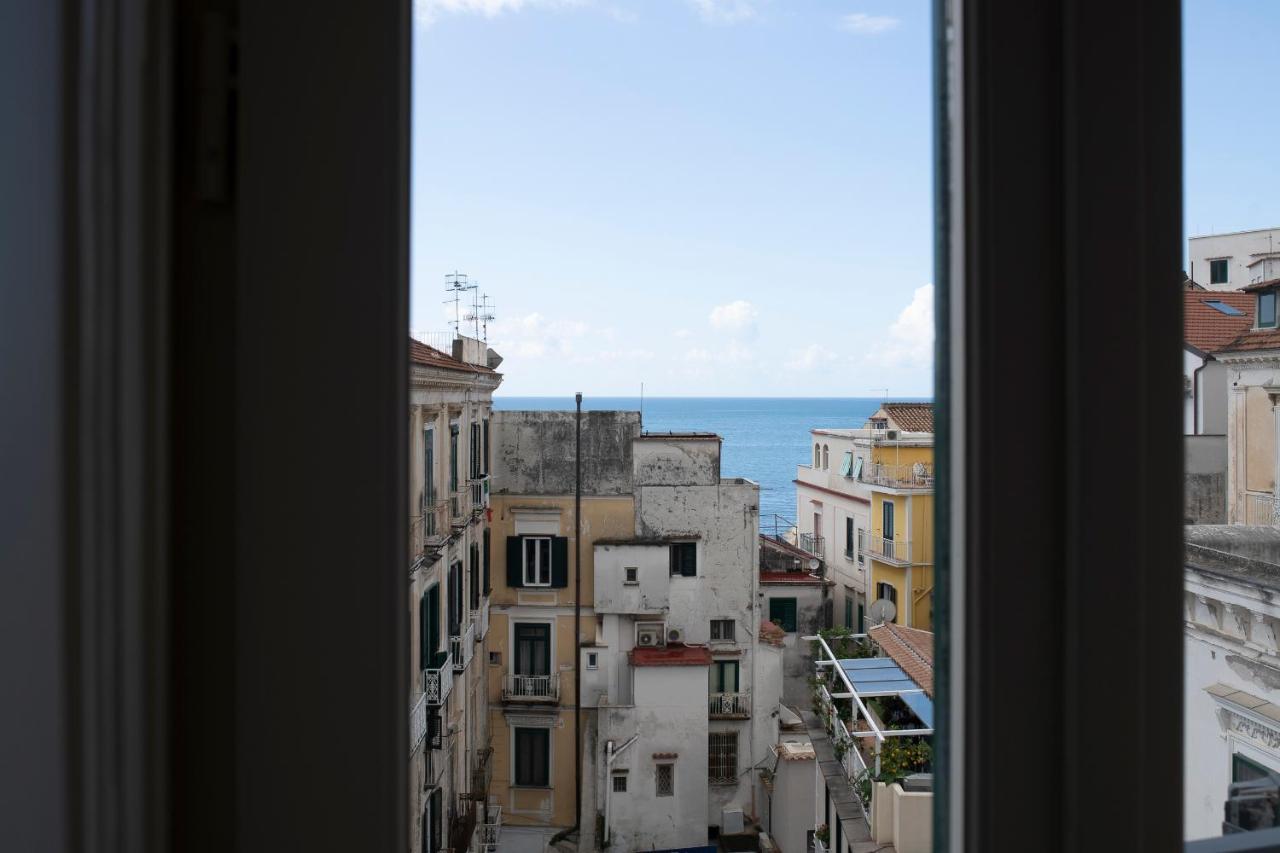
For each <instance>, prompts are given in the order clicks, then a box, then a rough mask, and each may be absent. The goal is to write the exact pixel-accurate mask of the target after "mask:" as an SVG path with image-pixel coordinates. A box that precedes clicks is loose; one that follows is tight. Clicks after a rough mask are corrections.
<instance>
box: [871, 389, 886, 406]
mask: <svg viewBox="0 0 1280 853" xmlns="http://www.w3.org/2000/svg"><path fill="white" fill-rule="evenodd" d="M867 390H868V391H883V392H884V393H883V394H881V395H880V402H882V403H887V402H889V389H888V388H868V389H867Z"/></svg>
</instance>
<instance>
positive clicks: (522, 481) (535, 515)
mask: <svg viewBox="0 0 1280 853" xmlns="http://www.w3.org/2000/svg"><path fill="white" fill-rule="evenodd" d="M573 417H574V415H573V413H572V412H512V411H504V412H495V413H494V418H493V422H492V426H493V431H492V441H493V451H494V475H493V488H492V492H491V498H490V508H491V510H492V516H491V521H490V524H489V531H490V535H491V536H492V543H493V566H492V575H491V580H492V591H491V593H490V602H491V608H492V610H491V616H490V620H491V622H490V628H489V641H488V646H487V650H488V661H487V664H486V665H487V667H488V688H489V731H490V736H491V743H492V747H493V754H492V776H491V780H490V785H489V789H488V793H489V797H490V799H491V801H493V802H496V803H497V804H499V805H501V807H502V822H503V825H504V826H507V827H512V828H514V827H522V826H523V827H529V826H539V827H548V828H553V827H554V828H559V829H568V828H570V827H572V826H573V825H574V822H575V819H576V818H577V814H576V809H575V802H576V797H577V796H578V795H579V793H580V788H579V785H580V784H581V785H583V786H585V785H588V784H589V782H590V779H589V775H590V774H589V772H588V771H587V770H585V769H584V770H583V773H582V775H581V777H579V776H578V774H576V773H575V766H576V765H577V763H578V762H579V761H580V760H581V758H582V757H581V756H580V754H579V752H578V740H577V739H576V737H575V721H576V722H578V723H579V724H580V726H581V730H582V732H583V733H584V734H585V732H586V731H587V729H588V719H587V712H586V711H584V710H582V709H580V708H579V707H578V705H577V703H576V701H575V695H576V692H575V691H576V676H577V670H578V667H580V666H591V665H592V661H591V660H590V659H589V655H590V654H591V653H590V652H589V651H588V650H585V649H584V646H586V647H590V646H593V645H594V644H595V642H596V639H597V634H596V629H597V619H596V615H595V611H594V610H593V609H592V602H593V601H594V595H595V589H594V576H595V567H594V557H593V555H594V552H595V541H596V540H597V539H616V538H626V537H631V536H633V535H634V534H635V504H634V498H633V496H632V489H631V440H632V439H633V438H634V437H635V436H636V435H638V434H639V432H640V418H639V414H638V413H636V412H584V413H583V435H584V436H585V438H584V441H583V447H582V456H583V461H582V474H583V479H582V498H581V509H580V512H581V538H580V541H575V533H574V526H575V525H574V518H575V501H574V490H575V486H576V470H575V466H574V446H575V444H574V420H573ZM579 558H580V560H581V579H580V586H579V579H578V568H579V565H578V563H577V561H576V560H577V559H579ZM575 590H577V591H578V592H579V593H580V595H581V598H580V599H575ZM579 602H580V603H581V608H580V609H579V610H578V611H577V614H576V615H577V620H578V624H579V630H578V633H577V636H575V634H574V620H575V603H579ZM580 655H581V657H580ZM594 710H595V709H594V708H592V709H590V713H594ZM579 714H581V717H578V715H579ZM589 802H590V799H589V798H588V803H589ZM582 819H583V820H584V821H594V819H595V817H594V810H593V809H592V808H588V809H587V810H586V811H585V812H584V816H583V818H582Z"/></svg>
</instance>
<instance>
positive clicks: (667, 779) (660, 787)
mask: <svg viewBox="0 0 1280 853" xmlns="http://www.w3.org/2000/svg"><path fill="white" fill-rule="evenodd" d="M675 789H676V766H675V765H674V764H659V765H658V776H657V791H656V793H657V796H659V797H671V796H675Z"/></svg>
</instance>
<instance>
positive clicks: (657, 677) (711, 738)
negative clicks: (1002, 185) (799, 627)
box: [582, 434, 782, 850]
mask: <svg viewBox="0 0 1280 853" xmlns="http://www.w3.org/2000/svg"><path fill="white" fill-rule="evenodd" d="M632 448H633V450H632V454H633V459H634V469H633V471H634V494H635V531H634V535H632V536H626V537H619V538H612V539H596V540H595V542H594V564H595V578H594V591H595V593H594V613H595V614H596V619H597V638H596V642H595V644H594V645H589V646H584V647H583V649H582V655H583V661H582V667H583V672H584V678H583V704H584V705H586V706H592V705H593V706H595V707H597V708H598V717H597V720H598V722H597V725H598V729H597V731H596V732H593V733H591V734H589V736H588V738H589V742H590V743H591V744H592V750H591V755H592V759H591V760H592V761H593V762H594V767H593V772H594V776H595V779H594V785H593V788H594V790H595V791H596V792H598V793H597V796H596V808H597V809H598V812H599V814H600V815H601V817H602V826H603V827H604V831H605V833H607V836H608V843H609V844H610V846H611V849H616V850H664V849H674V848H681V849H684V848H694V849H697V848H700V847H703V846H706V845H708V844H713V843H714V838H715V837H716V836H717V835H718V834H720V833H726V834H730V833H734V832H739V831H741V830H742V829H743V828H744V825H748V824H750V822H751V821H752V817H753V816H754V815H758V814H759V808H760V800H761V798H762V796H763V793H762V791H761V790H760V787H759V786H760V780H759V774H758V772H757V768H758V767H759V766H760V763H761V762H762V761H764V760H765V759H766V758H772V747H773V746H774V745H775V744H776V742H777V710H778V704H779V701H780V697H781V690H782V649H781V646H780V645H779V643H778V639H777V638H776V637H773V636H770V637H768V638H766V639H762V638H761V637H760V621H761V616H760V608H761V605H760V598H761V597H760V591H759V584H758V577H757V571H758V560H759V557H758V550H757V536H758V530H759V523H758V513H759V487H758V486H757V485H756V484H755V483H752V482H750V481H748V480H744V479H740V478H724V477H721V476H720V438H719V437H718V436H715V435H711V434H676V435H670V434H665V435H641V436H640V437H639V438H636V439H635V440H634V442H633V445H632Z"/></svg>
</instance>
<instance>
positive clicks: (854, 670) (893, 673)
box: [840, 658, 933, 729]
mask: <svg viewBox="0 0 1280 853" xmlns="http://www.w3.org/2000/svg"><path fill="white" fill-rule="evenodd" d="M840 668H841V669H842V670H844V674H845V677H847V678H848V679H849V683H850V684H852V685H853V689H854V691H855V692H857V693H858V695H859V696H897V697H899V698H901V699H902V701H903V702H905V703H907V707H908V708H910V709H911V710H912V712H913V713H915V715H916V716H917V717H919V718H920V722H922V723H924V726H925V728H930V729H931V728H933V700H932V699H930V698H929V697H928V696H926V695H925V694H924V693H923V692H921V691H920V685H919V684H916V683H915V681H913V680H912V679H911V676H909V675H907V674H906V673H905V672H903V671H902V667H900V666H898V665H897V664H896V663H894V662H893V659H892V658H847V659H845V660H842V661H840Z"/></svg>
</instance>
